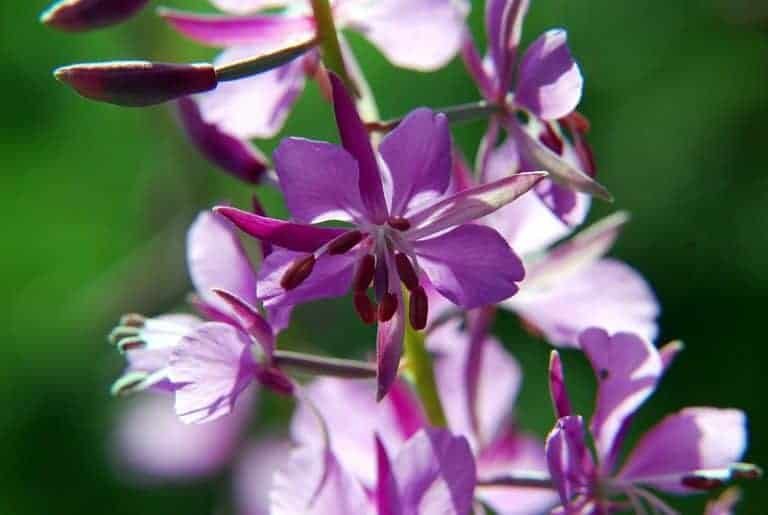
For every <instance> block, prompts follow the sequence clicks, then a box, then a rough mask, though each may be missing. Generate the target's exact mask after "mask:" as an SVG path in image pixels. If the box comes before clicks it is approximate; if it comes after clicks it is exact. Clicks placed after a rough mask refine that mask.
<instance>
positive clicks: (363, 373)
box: [272, 350, 376, 379]
mask: <svg viewBox="0 0 768 515" xmlns="http://www.w3.org/2000/svg"><path fill="white" fill-rule="evenodd" d="M272 361H273V363H274V364H275V365H276V366H277V367H280V368H283V367H284V368H293V369H296V370H299V371H302V372H308V373H311V374H318V375H328V376H334V377H342V378H346V379H368V378H372V377H376V365H374V364H372V363H366V362H363V361H354V360H349V359H337V358H327V357H323V356H314V355H311V354H302V353H299V352H290V351H284V350H276V351H275V353H274V354H273V355H272Z"/></svg>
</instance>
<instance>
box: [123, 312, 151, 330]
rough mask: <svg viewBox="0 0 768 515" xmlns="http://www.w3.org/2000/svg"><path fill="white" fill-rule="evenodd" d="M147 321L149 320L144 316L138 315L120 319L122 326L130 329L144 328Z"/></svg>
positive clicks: (129, 315)
mask: <svg viewBox="0 0 768 515" xmlns="http://www.w3.org/2000/svg"><path fill="white" fill-rule="evenodd" d="M146 321H147V319H146V318H145V317H144V315H139V314H138V313H128V314H127V315H123V316H122V317H120V325H125V326H128V327H137V328H141V327H144V322H146Z"/></svg>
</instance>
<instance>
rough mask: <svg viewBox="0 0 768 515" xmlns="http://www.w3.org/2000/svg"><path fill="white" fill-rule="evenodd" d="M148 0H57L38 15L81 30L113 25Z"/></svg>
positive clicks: (68, 28)
mask: <svg viewBox="0 0 768 515" xmlns="http://www.w3.org/2000/svg"><path fill="white" fill-rule="evenodd" d="M148 2H149V0H59V1H58V2H56V3H54V4H53V5H51V6H50V7H49V8H48V9H46V10H45V11H44V12H43V14H41V15H40V21H41V22H42V23H45V24H46V25H48V26H49V27H53V28H56V29H59V30H63V31H66V32H83V31H87V30H92V29H99V28H102V27H108V26H110V25H116V24H118V23H120V22H123V21H125V20H127V19H128V18H130V17H131V16H133V15H134V14H136V13H137V12H139V11H140V10H141V8H142V7H144V6H145V5H146V4H147V3H148Z"/></svg>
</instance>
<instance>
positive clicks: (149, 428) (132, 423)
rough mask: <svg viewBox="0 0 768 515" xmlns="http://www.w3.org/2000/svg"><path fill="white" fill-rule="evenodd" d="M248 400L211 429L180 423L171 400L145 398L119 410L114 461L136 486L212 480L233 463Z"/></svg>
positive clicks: (206, 426) (245, 416) (248, 411)
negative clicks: (165, 482)
mask: <svg viewBox="0 0 768 515" xmlns="http://www.w3.org/2000/svg"><path fill="white" fill-rule="evenodd" d="M251 401H252V399H247V400H246V402H242V403H240V404H239V405H238V406H237V408H236V409H235V410H234V411H233V412H232V414H231V416H229V417H225V418H222V419H219V420H217V421H215V422H212V423H210V424H200V425H192V426H190V425H188V424H184V423H182V422H181V421H179V419H178V417H177V416H176V415H175V414H174V412H173V408H172V403H173V401H172V399H170V398H169V397H167V396H164V395H158V394H148V395H145V396H141V397H137V398H135V399H133V400H132V402H131V403H129V404H128V405H126V406H124V407H122V408H121V412H120V414H119V416H118V419H117V426H116V428H115V434H114V447H115V449H114V450H115V454H116V456H115V457H116V460H117V462H118V465H119V466H120V467H121V468H125V469H127V471H128V472H129V473H130V474H131V478H132V479H135V480H137V481H141V482H147V481H148V482H157V481H167V480H172V481H180V480H188V479H194V478H197V477H200V476H207V475H211V474H214V473H216V472H218V471H219V470H221V469H222V468H224V467H225V466H226V465H228V464H229V462H230V461H231V460H232V459H233V457H234V454H235V451H236V450H237V448H238V445H239V443H240V438H241V436H242V433H243V430H244V429H245V426H246V425H247V423H248V420H249V418H250V415H251V414H252V410H251V406H252V402H251Z"/></svg>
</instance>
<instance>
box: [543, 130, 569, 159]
mask: <svg viewBox="0 0 768 515" xmlns="http://www.w3.org/2000/svg"><path fill="white" fill-rule="evenodd" d="M539 141H541V143H542V144H543V145H544V146H545V147H547V148H548V149H550V150H551V151H552V152H554V153H555V154H557V155H558V156H560V155H562V154H563V146H564V145H563V140H562V139H560V136H559V135H558V134H557V132H555V129H553V128H552V125H550V124H549V123H545V124H544V132H542V133H541V135H539Z"/></svg>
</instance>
